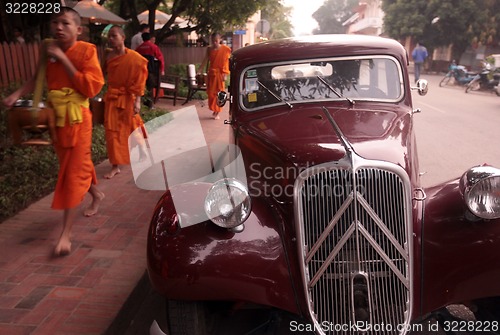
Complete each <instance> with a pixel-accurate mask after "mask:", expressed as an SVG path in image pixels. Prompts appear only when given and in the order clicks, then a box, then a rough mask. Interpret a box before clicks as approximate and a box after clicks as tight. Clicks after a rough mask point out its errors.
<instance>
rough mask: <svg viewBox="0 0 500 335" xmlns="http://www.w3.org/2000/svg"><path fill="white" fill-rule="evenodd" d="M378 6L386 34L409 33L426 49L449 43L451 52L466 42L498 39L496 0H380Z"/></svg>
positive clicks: (403, 35)
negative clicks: (382, 15) (381, 13)
mask: <svg viewBox="0 0 500 335" xmlns="http://www.w3.org/2000/svg"><path fill="white" fill-rule="evenodd" d="M382 9H383V10H384V12H385V17H384V28H385V32H386V33H387V34H388V35H389V36H390V37H392V38H395V39H398V40H403V39H405V38H406V37H413V38H414V39H417V40H420V41H422V42H423V43H424V44H426V45H427V47H428V48H430V49H433V48H435V47H439V46H448V45H450V44H452V45H453V53H454V55H455V56H459V55H460V54H462V53H463V52H464V51H465V49H466V48H467V47H468V46H469V45H475V46H478V45H480V44H488V45H495V44H497V43H498V41H499V35H498V32H499V31H500V30H499V29H500V1H497V0H384V2H383V5H382ZM455 58H457V57H455Z"/></svg>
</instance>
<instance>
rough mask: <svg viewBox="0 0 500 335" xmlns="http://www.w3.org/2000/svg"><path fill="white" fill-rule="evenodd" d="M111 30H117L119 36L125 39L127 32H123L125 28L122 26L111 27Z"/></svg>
mask: <svg viewBox="0 0 500 335" xmlns="http://www.w3.org/2000/svg"><path fill="white" fill-rule="evenodd" d="M111 30H115V31H116V32H117V33H118V34H120V35H122V36H123V37H125V30H123V28H122V27H121V26H117V25H114V26H112V27H111V29H110V30H109V31H111Z"/></svg>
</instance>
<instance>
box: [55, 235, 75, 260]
mask: <svg viewBox="0 0 500 335" xmlns="http://www.w3.org/2000/svg"><path fill="white" fill-rule="evenodd" d="M70 252H71V241H70V240H69V239H68V238H65V237H62V236H61V238H60V239H59V242H57V245H56V247H55V249H54V255H55V256H66V255H69V253H70Z"/></svg>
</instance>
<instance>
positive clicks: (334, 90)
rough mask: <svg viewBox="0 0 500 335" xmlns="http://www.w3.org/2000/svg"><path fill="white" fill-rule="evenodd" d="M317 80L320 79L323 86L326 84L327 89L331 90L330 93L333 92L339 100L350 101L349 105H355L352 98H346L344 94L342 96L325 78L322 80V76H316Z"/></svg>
mask: <svg viewBox="0 0 500 335" xmlns="http://www.w3.org/2000/svg"><path fill="white" fill-rule="evenodd" d="M316 78H318V79H319V81H321V82H322V83H323V84H325V86H326V87H328V89H330V91H332V92H333V93H335V94H336V95H337V96H338V97H339V98H341V99H346V100H347V101H349V103H350V104H351V105H354V103H355V102H354V100H352V99H351V98H348V97H344V96H342V94H340V93H339V92H337V90H336V89H334V88H333V87H332V85H330V84H329V83H328V82H327V81H326V80H325V79H323V78H322V77H320V76H316Z"/></svg>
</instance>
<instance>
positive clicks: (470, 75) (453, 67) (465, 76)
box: [439, 61, 477, 87]
mask: <svg viewBox="0 0 500 335" xmlns="http://www.w3.org/2000/svg"><path fill="white" fill-rule="evenodd" d="M476 74H477V73H476V72H469V71H467V68H466V67H465V66H463V65H457V64H456V63H455V61H453V62H452V63H451V64H450V66H449V68H448V73H446V75H445V76H444V78H443V79H441V81H440V82H439V86H440V87H443V86H445V85H448V84H458V85H467V84H468V83H470V82H471V81H472V79H474V77H475V76H476Z"/></svg>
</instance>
